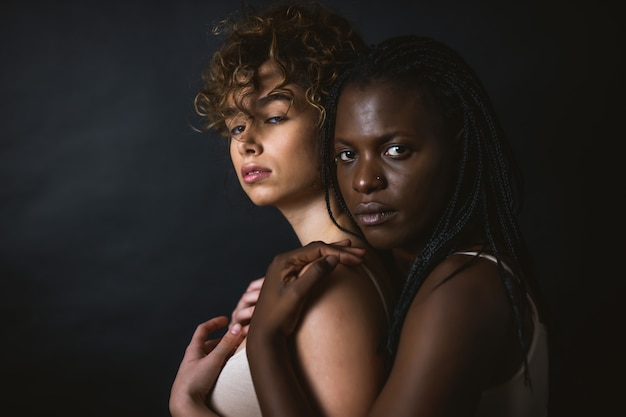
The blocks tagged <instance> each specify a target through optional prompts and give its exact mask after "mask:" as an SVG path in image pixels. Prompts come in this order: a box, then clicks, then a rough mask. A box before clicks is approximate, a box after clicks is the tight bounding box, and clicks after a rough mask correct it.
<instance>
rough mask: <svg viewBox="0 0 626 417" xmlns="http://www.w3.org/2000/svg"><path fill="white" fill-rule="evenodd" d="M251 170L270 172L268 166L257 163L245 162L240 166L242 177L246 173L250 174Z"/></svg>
mask: <svg viewBox="0 0 626 417" xmlns="http://www.w3.org/2000/svg"><path fill="white" fill-rule="evenodd" d="M253 172H272V170H271V169H269V168H265V167H263V166H261V165H257V164H246V165H244V166H242V167H241V176H242V177H245V176H246V175H250V174H251V173H253Z"/></svg>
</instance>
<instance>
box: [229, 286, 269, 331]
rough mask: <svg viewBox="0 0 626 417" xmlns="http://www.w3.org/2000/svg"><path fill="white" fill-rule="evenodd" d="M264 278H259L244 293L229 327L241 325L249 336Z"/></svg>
mask: <svg viewBox="0 0 626 417" xmlns="http://www.w3.org/2000/svg"><path fill="white" fill-rule="evenodd" d="M263 281H264V278H259V279H256V280H254V281H252V282H251V283H250V285H248V288H247V289H246V292H244V293H243V295H242V296H241V298H240V299H239V302H238V303H237V306H236V307H235V309H234V310H233V313H232V315H231V321H230V325H229V327H232V326H233V325H234V324H236V323H239V324H240V325H241V327H242V332H243V335H244V336H246V335H247V334H248V328H249V327H250V319H251V318H252V314H253V313H254V307H255V306H256V303H257V300H258V299H259V292H260V291H261V287H262V286H263Z"/></svg>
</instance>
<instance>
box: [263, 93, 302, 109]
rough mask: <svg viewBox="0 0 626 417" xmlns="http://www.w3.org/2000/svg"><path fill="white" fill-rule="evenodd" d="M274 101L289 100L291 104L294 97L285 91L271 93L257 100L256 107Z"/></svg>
mask: <svg viewBox="0 0 626 417" xmlns="http://www.w3.org/2000/svg"><path fill="white" fill-rule="evenodd" d="M274 101H287V102H289V103H290V104H291V103H292V102H293V98H292V97H290V96H288V95H287V94H283V93H270V94H269V95H267V96H265V97H261V98H259V99H258V100H257V101H256V107H264V106H267V105H268V104H269V103H272V102H274Z"/></svg>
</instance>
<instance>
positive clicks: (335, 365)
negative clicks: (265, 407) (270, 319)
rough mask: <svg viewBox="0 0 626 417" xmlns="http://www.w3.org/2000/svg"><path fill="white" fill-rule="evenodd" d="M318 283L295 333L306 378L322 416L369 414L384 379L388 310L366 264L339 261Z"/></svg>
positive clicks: (296, 354)
mask: <svg viewBox="0 0 626 417" xmlns="http://www.w3.org/2000/svg"><path fill="white" fill-rule="evenodd" d="M319 284H321V285H318V286H316V287H315V294H312V297H311V299H310V302H309V303H308V305H307V306H306V307H305V309H304V311H303V315H302V321H301V322H300V325H299V327H298V328H297V329H296V333H295V341H296V344H295V347H296V352H295V356H296V358H297V363H298V367H299V369H300V372H301V377H302V381H303V383H304V384H305V385H306V386H307V387H308V389H309V390H310V391H311V392H312V393H313V395H314V397H315V398H316V399H317V400H318V402H319V406H320V408H321V409H322V412H321V414H322V415H325V416H342V417H343V416H359V415H365V414H366V412H367V410H368V409H369V407H370V406H371V404H372V403H373V401H374V399H375V398H376V396H377V394H378V390H379V389H380V386H381V385H382V383H383V375H384V363H385V356H384V355H383V354H382V352H381V349H380V348H381V346H382V343H383V341H384V337H385V335H386V330H387V326H388V322H387V317H386V313H385V311H384V308H383V307H382V303H381V301H380V297H379V296H378V293H377V291H376V289H375V287H374V285H373V284H372V282H371V279H370V278H369V277H368V276H367V275H366V273H365V271H364V270H363V269H362V268H361V267H358V266H356V267H347V266H344V265H338V266H337V268H336V269H335V270H334V271H333V273H332V276H330V277H328V278H327V279H325V280H324V281H323V282H321V283H319ZM346 398H350V401H346Z"/></svg>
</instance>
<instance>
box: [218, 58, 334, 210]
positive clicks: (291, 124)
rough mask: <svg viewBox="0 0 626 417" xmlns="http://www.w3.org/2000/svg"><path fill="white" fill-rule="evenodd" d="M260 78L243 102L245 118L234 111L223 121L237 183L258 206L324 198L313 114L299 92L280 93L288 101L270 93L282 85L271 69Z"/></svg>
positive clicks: (267, 66) (264, 69)
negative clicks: (228, 138) (226, 129)
mask: <svg viewBox="0 0 626 417" xmlns="http://www.w3.org/2000/svg"><path fill="white" fill-rule="evenodd" d="M258 73H259V84H258V88H257V89H256V91H254V92H252V94H250V95H248V96H247V97H246V98H245V99H244V102H243V104H244V106H245V108H246V109H247V113H248V114H244V113H242V112H237V111H234V112H233V115H232V117H229V118H227V119H226V126H227V128H228V129H229V131H230V135H231V136H230V137H231V140H230V156H231V159H232V162H233V166H234V168H235V171H236V172H237V177H238V178H239V182H240V184H241V186H242V187H243V189H244V191H245V192H246V194H247V195H248V197H250V199H251V200H252V202H253V203H254V204H256V205H259V206H266V205H273V206H277V207H278V208H279V209H280V208H283V207H284V208H287V207H289V206H290V205H293V204H306V202H307V200H308V198H310V197H312V196H316V197H317V196H319V195H320V194H321V193H322V188H321V185H320V179H319V166H320V156H319V129H318V128H317V126H316V122H317V113H316V111H314V109H313V107H312V106H310V105H309V104H308V103H307V102H306V100H305V98H304V92H303V90H302V89H301V88H300V87H299V86H296V85H294V84H288V85H287V86H285V87H282V89H283V90H284V89H287V90H289V91H290V92H291V96H288V95H285V94H281V93H277V92H276V91H275V90H274V89H275V87H276V86H277V85H278V83H279V82H280V80H281V74H280V72H279V71H278V69H277V67H276V65H275V64H273V63H270V62H269V61H268V62H266V63H264V64H263V65H261V67H260V68H259V71H258ZM233 109H236V108H235V106H234V105H233Z"/></svg>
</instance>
